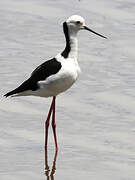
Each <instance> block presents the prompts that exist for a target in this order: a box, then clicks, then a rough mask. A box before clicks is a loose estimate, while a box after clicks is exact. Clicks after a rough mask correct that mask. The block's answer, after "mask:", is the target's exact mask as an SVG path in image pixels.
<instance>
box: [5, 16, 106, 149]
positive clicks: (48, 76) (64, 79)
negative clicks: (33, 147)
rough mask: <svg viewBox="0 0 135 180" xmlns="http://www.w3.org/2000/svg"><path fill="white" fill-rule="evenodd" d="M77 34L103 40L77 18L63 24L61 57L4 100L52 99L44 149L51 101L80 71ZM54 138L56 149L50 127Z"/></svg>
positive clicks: (49, 63)
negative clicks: (36, 97)
mask: <svg viewBox="0 0 135 180" xmlns="http://www.w3.org/2000/svg"><path fill="white" fill-rule="evenodd" d="M80 30H88V31H90V32H92V33H95V34H96V35H99V36H101V37H103V38H106V37H105V36H103V35H100V34H98V33H96V32H95V31H93V30H91V29H89V28H88V27H87V26H86V25H85V20H84V19H83V18H82V17H81V16H78V15H73V16H71V17H69V18H68V19H67V20H66V21H65V22H64V23H63V31H64V34H65V38H66V47H65V49H64V51H63V52H62V53H59V54H58V55H56V56H55V57H54V58H53V59H51V60H49V61H46V62H44V63H43V64H41V65H40V66H38V67H37V68H36V69H35V70H34V71H33V72H32V74H31V76H30V78H29V79H28V80H26V81H25V82H23V83H22V84H21V85H20V86H19V87H17V88H16V89H14V90H13V91H10V92H8V93H7V94H5V95H4V96H6V97H8V96H30V95H33V96H40V97H51V96H53V101H52V105H51V107H50V111H49V114H48V118H47V121H46V132H47V133H46V142H45V144H46V147H47V136H48V129H47V127H48V122H49V119H50V115H51V113H53V124H55V118H54V117H55V97H56V96H57V95H58V94H60V93H62V92H64V91H66V90H67V89H69V88H70V87H71V86H72V85H73V84H74V82H75V81H76V80H77V78H78V75H79V72H80V67H79V65H78V61H77V53H78V40H77V33H78V31H80ZM53 130H54V138H55V144H56V149H57V140H56V132H55V127H54V129H53Z"/></svg>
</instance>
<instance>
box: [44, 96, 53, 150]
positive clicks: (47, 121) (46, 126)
mask: <svg viewBox="0 0 135 180" xmlns="http://www.w3.org/2000/svg"><path fill="white" fill-rule="evenodd" d="M53 104H54V98H53V100H52V103H51V106H50V110H49V113H48V116H47V119H46V121H45V150H47V142H48V128H49V121H50V116H51V113H52V110H53V106H54V105H53Z"/></svg>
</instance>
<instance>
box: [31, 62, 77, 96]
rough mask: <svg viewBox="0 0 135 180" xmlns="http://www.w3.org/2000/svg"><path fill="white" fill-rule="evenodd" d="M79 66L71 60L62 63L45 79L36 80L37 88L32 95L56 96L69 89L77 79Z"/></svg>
mask: <svg viewBox="0 0 135 180" xmlns="http://www.w3.org/2000/svg"><path fill="white" fill-rule="evenodd" d="M79 70H80V69H79V67H78V66H76V65H73V63H72V62H71V63H70V62H67V63H63V64H62V68H61V69H60V71H59V72H58V73H57V74H54V75H52V76H50V77H48V78H47V79H46V80H45V81H40V82H38V85H39V87H40V88H39V89H38V90H37V91H35V92H34V91H33V92H32V95H35V96H41V97H50V96H57V95H58V94H60V93H62V92H64V91H66V90H67V89H69V88H70V87H71V86H72V85H73V83H74V82H75V81H76V80H77V77H78V74H79Z"/></svg>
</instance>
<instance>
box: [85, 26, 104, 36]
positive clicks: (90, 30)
mask: <svg viewBox="0 0 135 180" xmlns="http://www.w3.org/2000/svg"><path fill="white" fill-rule="evenodd" d="M84 29H86V30H88V31H90V32H92V33H94V34H96V35H98V36H100V37H102V38H105V39H107V37H105V36H103V35H101V34H99V33H96V32H95V31H93V30H92V29H90V28H88V27H87V26H84Z"/></svg>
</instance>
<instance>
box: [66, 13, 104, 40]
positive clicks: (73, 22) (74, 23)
mask: <svg viewBox="0 0 135 180" xmlns="http://www.w3.org/2000/svg"><path fill="white" fill-rule="evenodd" d="M65 23H66V24H67V26H68V29H69V32H70V33H77V32H78V31H79V30H87V31H90V32H92V33H94V34H96V35H98V36H100V37H103V38H106V37H105V36H103V35H101V34H99V33H97V32H95V31H93V30H92V29H90V28H88V27H87V26H86V24H85V20H84V18H83V17H81V16H79V15H72V16H70V17H69V18H68V19H67V20H66V22H65Z"/></svg>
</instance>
